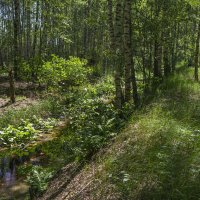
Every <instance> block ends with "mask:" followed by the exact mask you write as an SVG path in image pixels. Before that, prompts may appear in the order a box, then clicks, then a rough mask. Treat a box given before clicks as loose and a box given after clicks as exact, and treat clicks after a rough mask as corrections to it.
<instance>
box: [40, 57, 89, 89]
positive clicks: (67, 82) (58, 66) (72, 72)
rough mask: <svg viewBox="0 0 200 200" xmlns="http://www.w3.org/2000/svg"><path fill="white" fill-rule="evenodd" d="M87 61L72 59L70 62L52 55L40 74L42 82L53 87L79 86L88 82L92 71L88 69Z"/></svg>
mask: <svg viewBox="0 0 200 200" xmlns="http://www.w3.org/2000/svg"><path fill="white" fill-rule="evenodd" d="M86 64H87V61H86V60H81V59H79V58H76V57H70V58H69V60H65V59H64V58H59V57H57V56H55V55H52V59H51V61H49V62H45V63H44V64H43V66H42V68H41V72H40V78H39V80H40V82H41V83H44V84H47V86H51V87H54V88H55V87H58V86H60V87H61V86H62V87H67V88H68V87H70V86H79V85H81V84H83V83H84V82H86V80H87V75H88V74H89V73H90V69H89V68H86V67H85V65H86Z"/></svg>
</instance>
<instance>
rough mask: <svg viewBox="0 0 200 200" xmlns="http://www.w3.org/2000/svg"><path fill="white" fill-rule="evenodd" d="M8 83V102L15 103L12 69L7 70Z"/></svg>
mask: <svg viewBox="0 0 200 200" xmlns="http://www.w3.org/2000/svg"><path fill="white" fill-rule="evenodd" d="M9 83H10V101H11V103H15V82H14V74H13V69H12V68H10V69H9Z"/></svg>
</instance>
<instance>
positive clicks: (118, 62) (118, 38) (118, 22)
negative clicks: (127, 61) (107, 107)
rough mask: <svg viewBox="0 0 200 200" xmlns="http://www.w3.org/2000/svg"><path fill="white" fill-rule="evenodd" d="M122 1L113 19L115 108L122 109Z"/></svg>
mask: <svg viewBox="0 0 200 200" xmlns="http://www.w3.org/2000/svg"><path fill="white" fill-rule="evenodd" d="M121 30H122V1H121V0H118V1H117V5H116V18H115V41H116V45H115V56H116V63H115V65H116V67H115V91H116V107H117V108H118V109H121V108H122V97H123V95H122V88H121V71H122V70H121V67H122V51H121V50H122V49H121V48H122V33H121Z"/></svg>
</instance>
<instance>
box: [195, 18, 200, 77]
mask: <svg viewBox="0 0 200 200" xmlns="http://www.w3.org/2000/svg"><path fill="white" fill-rule="evenodd" d="M199 42H200V22H199V24H198V28H197V40H196V50H195V61H194V62H195V70H194V78H195V81H199Z"/></svg>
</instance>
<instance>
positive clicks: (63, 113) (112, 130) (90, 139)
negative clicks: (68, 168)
mask: <svg viewBox="0 0 200 200" xmlns="http://www.w3.org/2000/svg"><path fill="white" fill-rule="evenodd" d="M114 91H115V88H114V84H113V79H112V77H109V76H107V77H104V78H102V79H99V80H98V81H97V82H96V83H89V82H85V84H83V85H80V86H76V87H71V88H70V89H68V92H65V91H63V89H62V88H61V90H59V92H60V93H61V94H62V95H59V96H56V93H55V94H54V96H55V97H52V98H48V99H46V100H42V101H41V102H40V103H38V104H36V105H33V106H30V107H28V108H26V109H21V110H18V111H12V110H9V111H7V112H6V113H5V114H4V115H3V116H2V117H1V118H0V127H1V135H0V139H1V146H6V147H10V150H9V151H10V152H11V154H13V153H14V154H15V155H17V156H22V155H27V151H35V150H32V149H26V148H25V147H26V143H30V142H31V140H37V135H38V133H43V134H45V132H46V131H47V132H48V131H49V130H50V129H52V128H53V127H54V126H55V125H56V123H57V122H58V120H66V121H67V124H66V128H64V129H63V130H62V131H61V133H60V134H59V137H56V138H55V139H53V140H52V141H48V142H46V143H42V144H39V145H38V146H37V147H36V150H37V152H42V153H43V154H44V155H45V156H46V157H47V158H48V163H46V164H45V165H44V166H39V167H38V166H32V165H31V163H29V164H27V165H24V166H20V167H18V175H20V176H28V179H27V181H28V183H29V184H30V186H31V193H32V195H33V196H39V195H40V194H41V193H42V192H43V191H44V190H45V189H46V188H47V185H48V184H47V183H48V181H49V178H50V177H52V176H53V175H54V174H55V173H56V172H57V170H59V169H60V168H61V167H62V166H64V165H66V164H68V163H70V162H74V161H76V162H78V163H80V164H83V163H85V162H87V161H88V160H90V158H91V156H92V155H94V154H95V152H97V151H98V150H99V149H101V148H103V147H105V146H106V145H107V144H108V143H109V141H110V139H111V138H113V137H114V136H116V135H117V134H118V132H119V131H120V130H121V128H122V127H124V125H125V124H126V122H127V119H129V117H130V116H131V113H132V109H133V106H131V105H129V104H127V105H126V106H124V108H123V110H122V112H121V115H120V116H119V114H118V112H117V110H116V109H115V107H114V105H113V97H114ZM45 118H48V119H47V120H46V119H45ZM54 118H55V119H57V120H55V119H54ZM13 147H15V150H14V151H13ZM16 148H17V149H16ZM23 152H24V153H23Z"/></svg>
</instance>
